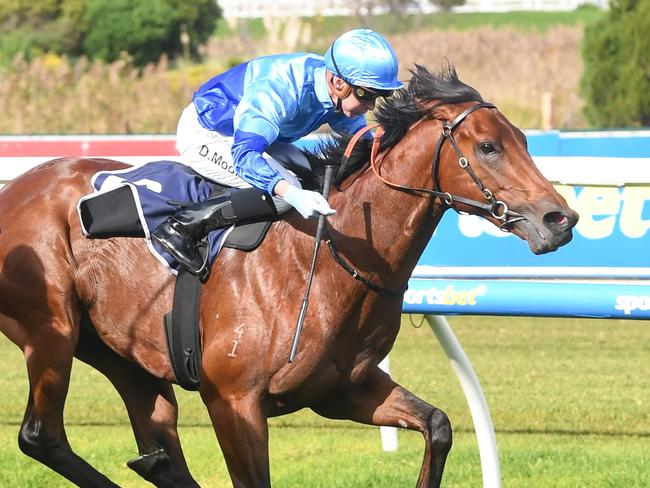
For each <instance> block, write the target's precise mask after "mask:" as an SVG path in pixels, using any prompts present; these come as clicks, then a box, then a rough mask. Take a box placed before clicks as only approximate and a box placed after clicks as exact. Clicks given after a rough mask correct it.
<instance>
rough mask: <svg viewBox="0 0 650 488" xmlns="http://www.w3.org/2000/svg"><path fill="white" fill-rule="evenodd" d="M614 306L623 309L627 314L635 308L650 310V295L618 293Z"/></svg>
mask: <svg viewBox="0 0 650 488" xmlns="http://www.w3.org/2000/svg"><path fill="white" fill-rule="evenodd" d="M614 308H616V310H622V311H623V313H624V314H625V315H630V314H631V313H632V312H634V311H635V310H650V295H618V296H617V297H616V306H615V307H614Z"/></svg>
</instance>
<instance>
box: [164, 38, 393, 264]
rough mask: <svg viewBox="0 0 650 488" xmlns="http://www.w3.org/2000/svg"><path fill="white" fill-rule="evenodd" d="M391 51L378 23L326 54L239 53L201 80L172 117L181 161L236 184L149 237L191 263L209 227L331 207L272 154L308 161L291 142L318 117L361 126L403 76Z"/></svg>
mask: <svg viewBox="0 0 650 488" xmlns="http://www.w3.org/2000/svg"><path fill="white" fill-rule="evenodd" d="M397 74H398V64H397V57H396V56H395V52H394V51H393V49H392V47H391V46H390V44H389V43H388V41H386V39H384V37H382V36H381V35H380V34H378V33H377V32H374V31H372V30H369V29H355V30H352V31H349V32H346V33H345V34H343V35H341V36H340V37H339V38H338V39H336V40H335V41H334V43H333V44H332V45H331V46H330V47H329V49H328V50H327V52H326V53H325V56H324V57H323V56H318V55H315V54H307V53H297V54H279V55H272V56H264V57H259V58H255V59H252V60H250V61H247V62H245V63H243V64H241V65H239V66H235V67H234V68H231V69H230V70H228V71H226V72H224V73H222V74H219V75H217V76H215V77H213V78H211V79H210V80H208V81H207V82H206V83H205V84H203V85H202V86H201V87H200V88H199V89H198V90H197V92H196V93H195V94H194V96H193V100H192V103H190V104H189V105H188V106H187V108H185V110H184V111H183V113H182V115H181V117H180V120H179V122H178V129H177V142H176V145H177V147H178V150H179V152H180V153H181V157H182V162H183V163H185V164H187V165H189V166H190V167H192V168H193V169H194V170H195V171H196V172H197V173H199V174H201V175H202V176H204V177H205V178H208V179H210V180H212V181H215V182H217V183H220V184H222V185H226V186H231V187H234V188H237V190H233V191H231V192H230V195H228V196H221V197H216V198H209V199H207V200H204V201H201V202H199V203H195V204H192V205H190V206H187V207H184V208H182V209H181V210H179V211H178V212H177V213H175V214H174V215H173V216H171V217H169V218H168V219H167V220H166V221H164V222H163V223H162V224H161V225H160V226H158V228H156V229H155V230H154V232H152V233H151V238H152V239H153V240H154V241H155V242H157V243H158V244H160V245H161V246H162V247H163V248H164V249H165V250H166V251H167V252H169V254H171V255H172V256H174V258H176V259H177V260H178V261H179V263H181V264H182V265H183V266H185V267H186V268H187V269H188V270H190V271H192V272H194V273H198V272H199V270H200V268H201V266H202V259H201V255H200V254H199V251H198V249H197V246H196V243H197V241H198V240H200V239H201V238H203V237H204V236H205V235H206V234H207V233H208V232H209V231H211V230H214V229H218V228H221V227H227V226H230V225H233V224H245V223H252V222H259V221H264V220H268V219H270V218H272V217H274V216H275V215H277V213H282V212H283V211H287V210H288V209H290V208H291V207H293V208H295V209H296V210H297V211H298V212H299V213H300V214H301V215H302V216H303V217H304V218H308V217H317V216H318V215H321V214H322V215H332V214H334V213H335V210H334V209H332V208H331V207H330V206H329V204H328V202H327V201H326V200H325V199H324V198H323V196H322V195H321V194H319V193H318V192H314V191H308V190H304V189H302V187H301V185H300V182H299V181H298V180H297V179H296V177H295V176H294V175H293V173H291V172H290V171H288V170H287V169H285V168H284V167H283V166H282V164H280V161H282V160H283V159H285V158H291V159H292V160H293V161H297V162H298V163H299V164H304V165H306V166H307V167H308V163H307V160H306V158H305V157H304V155H303V154H302V153H301V152H300V151H299V150H298V148H297V147H296V146H294V145H292V144H291V143H292V142H294V141H296V140H298V139H300V138H301V137H303V136H305V135H307V134H309V133H311V132H313V131H315V130H316V129H318V128H319V127H320V126H321V125H323V124H325V123H327V124H329V126H330V128H331V129H332V130H333V131H334V132H336V133H339V134H352V133H354V132H356V131H357V130H359V129H361V128H363V127H365V125H366V119H365V114H366V112H368V111H369V110H373V109H374V108H375V101H376V99H377V97H388V96H390V95H391V94H392V92H393V91H394V90H397V89H400V88H402V86H403V83H402V82H401V81H399V80H398V79H397Z"/></svg>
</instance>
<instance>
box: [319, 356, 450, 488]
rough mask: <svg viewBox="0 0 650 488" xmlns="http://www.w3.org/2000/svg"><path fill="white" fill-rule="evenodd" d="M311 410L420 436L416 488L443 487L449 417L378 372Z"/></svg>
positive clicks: (448, 439) (377, 370)
mask: <svg viewBox="0 0 650 488" xmlns="http://www.w3.org/2000/svg"><path fill="white" fill-rule="evenodd" d="M312 409H313V410H314V411H315V412H316V413H318V414H320V415H323V416H324V417H328V418H333V419H349V420H354V421H356V422H361V423H364V424H371V425H379V426H392V427H400V428H405V429H411V430H416V431H418V432H421V433H422V435H423V436H424V439H425V451H424V459H423V461H422V467H421V470H420V476H419V479H418V483H417V486H418V488H434V487H439V486H440V482H441V479H442V472H443V470H444V467H445V461H446V459H447V454H448V453H449V450H450V448H451V425H450V423H449V419H448V417H447V415H446V414H445V413H444V412H443V411H442V410H439V409H437V408H435V407H433V406H431V405H429V404H428V403H426V402H424V401H423V400H421V399H419V398H418V397H416V396H415V395H413V394H412V393H411V392H409V391H408V390H406V389H405V388H403V387H402V386H400V385H398V384H397V383H395V382H394V381H393V380H392V379H391V378H390V376H389V375H387V374H386V373H384V372H383V371H381V370H380V369H379V368H376V371H374V372H373V374H371V375H370V377H369V378H368V379H367V380H366V381H365V382H364V383H362V384H359V385H355V386H353V387H351V388H349V389H347V390H345V391H344V392H336V394H335V395H333V396H332V397H331V399H329V400H326V401H325V402H323V403H321V404H319V405H317V406H315V407H312Z"/></svg>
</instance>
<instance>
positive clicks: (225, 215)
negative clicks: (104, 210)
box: [151, 188, 277, 274]
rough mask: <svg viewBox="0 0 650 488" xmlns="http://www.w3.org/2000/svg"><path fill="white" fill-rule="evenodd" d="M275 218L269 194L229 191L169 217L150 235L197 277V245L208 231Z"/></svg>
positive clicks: (200, 264)
mask: <svg viewBox="0 0 650 488" xmlns="http://www.w3.org/2000/svg"><path fill="white" fill-rule="evenodd" d="M276 216H277V211H276V210H275V205H274V204H273V200H272V198H271V197H270V195H269V194H268V193H266V192H263V191H261V190H258V189H257V188H241V189H232V190H231V194H230V195H224V196H219V197H215V198H208V199H207V200H204V201H202V202H199V203H195V204H192V205H189V206H187V207H184V208H182V209H181V210H179V211H178V212H176V213H175V214H174V215H172V216H171V217H168V218H167V220H165V221H164V222H163V223H162V224H160V225H159V226H158V227H157V228H156V230H154V231H153V232H152V233H151V239H152V240H153V241H155V242H157V243H158V244H160V245H161V246H162V247H163V249H165V251H167V252H168V253H169V254H171V255H172V256H173V257H174V258H175V259H176V260H177V261H178V262H179V263H180V264H182V265H183V266H185V268H187V269H188V270H189V271H191V272H192V273H195V274H198V273H200V272H201V268H202V267H203V258H202V257H201V254H200V253H199V250H198V248H197V242H198V241H199V240H201V239H202V238H203V237H205V236H206V235H207V234H208V232H210V231H211V230H214V229H219V228H221V227H228V226H231V225H233V224H250V223H253V222H262V221H266V220H271V219H273V218H274V217H276Z"/></svg>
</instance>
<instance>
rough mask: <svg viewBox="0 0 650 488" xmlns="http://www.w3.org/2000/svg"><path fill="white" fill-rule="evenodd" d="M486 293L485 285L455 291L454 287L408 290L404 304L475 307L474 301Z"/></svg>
mask: <svg viewBox="0 0 650 488" xmlns="http://www.w3.org/2000/svg"><path fill="white" fill-rule="evenodd" d="M485 293H487V286H486V285H478V286H475V287H473V288H468V289H459V290H457V289H456V287H455V286H454V285H447V286H446V287H445V288H436V287H432V288H427V289H425V290H415V289H412V288H410V289H409V290H407V291H406V293H405V294H404V302H405V303H408V304H410V305H424V304H427V305H457V306H467V307H471V306H473V305H476V303H477V301H476V299H477V298H478V297H480V296H483V295H485Z"/></svg>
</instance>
